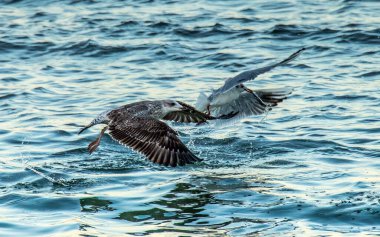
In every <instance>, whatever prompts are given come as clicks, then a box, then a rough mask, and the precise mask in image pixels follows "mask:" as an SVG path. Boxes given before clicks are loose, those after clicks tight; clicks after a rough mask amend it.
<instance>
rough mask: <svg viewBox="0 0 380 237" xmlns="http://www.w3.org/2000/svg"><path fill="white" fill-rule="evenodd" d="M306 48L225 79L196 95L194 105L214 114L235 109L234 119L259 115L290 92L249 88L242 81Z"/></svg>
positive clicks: (282, 62)
mask: <svg viewBox="0 0 380 237" xmlns="http://www.w3.org/2000/svg"><path fill="white" fill-rule="evenodd" d="M304 50H306V48H302V49H300V50H298V51H297V52H295V53H293V54H292V55H290V56H289V57H288V58H286V59H285V60H283V61H281V62H279V63H275V64H272V65H269V66H266V67H262V68H258V69H254V70H249V71H245V72H242V73H240V74H238V75H237V76H235V77H233V78H229V79H227V80H226V81H225V82H224V85H223V86H222V87H220V88H218V89H216V90H213V91H212V93H211V94H210V95H209V96H207V95H206V94H204V93H203V92H201V93H200V94H199V97H198V99H197V102H196V105H195V107H196V108H197V109H198V110H199V111H202V112H205V113H206V112H207V114H209V115H210V114H212V115H214V116H218V115H221V114H229V113H232V112H236V113H237V115H236V116H235V117H234V118H243V117H247V116H250V115H259V114H263V113H265V112H266V111H268V110H270V109H271V108H272V107H274V106H276V105H277V104H278V103H280V102H282V101H283V100H284V99H286V96H288V95H290V94H291V93H292V91H293V89H291V88H281V89H265V90H251V89H249V88H247V87H246V86H245V85H244V84H243V83H245V82H248V81H250V80H253V79H255V78H256V77H257V76H258V75H260V74H263V73H265V72H268V71H270V70H272V69H273V68H275V67H277V66H281V65H284V64H286V63H288V62H290V61H292V60H293V59H295V58H296V57H297V56H298V55H300V54H301V53H302V52H303V51H304Z"/></svg>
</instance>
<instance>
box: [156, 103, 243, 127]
mask: <svg viewBox="0 0 380 237" xmlns="http://www.w3.org/2000/svg"><path fill="white" fill-rule="evenodd" d="M177 102H178V103H179V104H180V105H182V107H183V110H181V111H173V112H169V113H168V114H166V115H165V116H164V118H163V119H165V120H171V121H176V122H181V123H198V124H200V123H205V122H207V120H214V119H229V118H232V117H234V116H235V115H236V114H237V112H236V111H231V112H230V113H228V114H221V115H219V116H217V117H214V116H210V115H208V114H205V113H203V112H200V111H198V110H197V109H196V108H194V107H193V106H191V105H188V104H186V103H184V102H182V101H178V100H177Z"/></svg>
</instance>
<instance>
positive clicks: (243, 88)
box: [235, 84, 253, 93]
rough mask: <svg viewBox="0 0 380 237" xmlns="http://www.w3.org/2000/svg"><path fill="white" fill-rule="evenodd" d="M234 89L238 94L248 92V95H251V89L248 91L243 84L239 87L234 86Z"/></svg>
mask: <svg viewBox="0 0 380 237" xmlns="http://www.w3.org/2000/svg"><path fill="white" fill-rule="evenodd" d="M235 88H236V89H237V90H238V91H239V92H240V93H243V92H244V91H246V92H248V93H253V91H252V90H251V89H249V88H248V87H246V86H245V85H244V84H239V85H236V86H235Z"/></svg>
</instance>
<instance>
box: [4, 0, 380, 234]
mask: <svg viewBox="0 0 380 237" xmlns="http://www.w3.org/2000/svg"><path fill="white" fill-rule="evenodd" d="M0 4H1V6H0V56H1V58H0V125H1V126H0V236H120V235H125V236H128V235H130V236H133V235H140V236H141V235H146V236H252V235H258V236H294V235H295V236H333V235H334V236H340V234H342V236H349V235H352V236H355V235H359V234H367V235H380V141H379V140H380V117H379V115H380V89H379V88H380V69H379V65H380V48H379V45H380V18H379V12H380V3H379V2H378V1H350V0H339V1H327V0H324V1H306V0H300V1H293V0H281V1H264V0H259V1H245V0H237V1H221V0H220V1H206V0H189V1H177V0H154V1H153V0H150V1H149V0H146V1H143V0H141V1H101V0H86V1H79V0H64V1H59V0H41V1H34V0H3V1H1V3H0ZM304 46H306V47H309V49H308V50H307V51H306V52H304V54H302V55H301V56H300V57H299V58H298V59H297V60H295V61H294V62H292V63H291V64H290V65H288V66H284V67H280V68H276V69H275V70H273V71H271V72H270V73H267V74H265V75H262V76H260V77H259V78H257V80H255V81H253V82H251V83H248V84H247V86H249V87H250V88H271V87H272V88H273V87H283V86H292V87H294V88H295V91H294V93H293V94H292V95H291V96H290V97H289V99H288V100H286V101H284V102H283V103H282V104H281V105H279V106H278V107H277V108H275V109H274V110H273V111H271V112H270V113H269V114H268V116H267V117H266V118H263V117H256V118H255V117H252V118H248V119H245V120H243V121H241V122H239V123H237V124H235V125H229V126H225V127H223V128H214V127H212V126H206V127H194V126H192V125H179V124H171V125H172V126H173V127H174V128H175V129H176V130H178V131H179V133H180V137H181V139H182V140H183V141H184V142H185V143H186V144H187V145H188V146H189V148H190V149H191V150H192V151H194V153H195V154H197V155H198V156H200V157H202V158H203V159H204V161H203V162H201V163H198V164H195V165H189V166H185V167H179V168H165V167H161V166H157V165H154V164H151V163H150V162H148V161H146V160H145V159H144V158H143V157H142V156H140V155H137V154H136V153H134V152H132V151H131V150H129V149H127V148H124V147H122V146H120V145H118V144H116V143H115V142H114V141H112V140H111V139H110V138H109V137H108V136H106V137H105V138H104V139H103V141H102V144H101V146H100V147H99V149H98V150H97V152H95V153H94V154H93V155H91V156H90V155H89V154H88V153H87V151H86V146H87V145H88V143H89V142H91V141H92V140H94V139H95V137H96V136H97V134H98V133H99V131H100V127H95V128H91V129H90V130H89V131H87V132H86V133H84V134H83V135H80V136H78V135H77V134H76V133H77V131H78V129H79V127H80V126H82V125H85V124H87V123H88V122H89V121H90V120H91V119H92V118H93V117H94V116H96V115H97V114H98V113H100V112H102V111H104V110H105V109H107V108H110V107H116V106H119V105H123V104H126V103H131V102H135V101H139V100H147V99H166V98H175V99H179V100H182V101H185V102H187V103H191V104H194V103H195V100H196V97H197V95H198V93H199V92H200V91H208V90H209V86H210V85H214V87H217V86H220V85H221V84H222V83H223V80H224V79H226V78H228V77H231V76H234V75H236V74H237V73H238V72H241V71H243V70H246V69H251V68H256V67H258V66H264V65H267V64H269V63H272V62H275V61H276V60H281V59H284V58H285V57H287V56H288V55H290V54H291V53H293V52H294V51H296V50H298V49H300V48H301V47H304ZM261 120H262V121H261Z"/></svg>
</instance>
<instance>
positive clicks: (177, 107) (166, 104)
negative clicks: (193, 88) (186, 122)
mask: <svg viewBox="0 0 380 237" xmlns="http://www.w3.org/2000/svg"><path fill="white" fill-rule="evenodd" d="M184 109H185V108H184V107H183V106H182V105H181V104H179V103H178V102H177V101H175V100H163V101H162V110H163V111H164V112H165V113H170V112H175V111H182V110H184Z"/></svg>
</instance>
